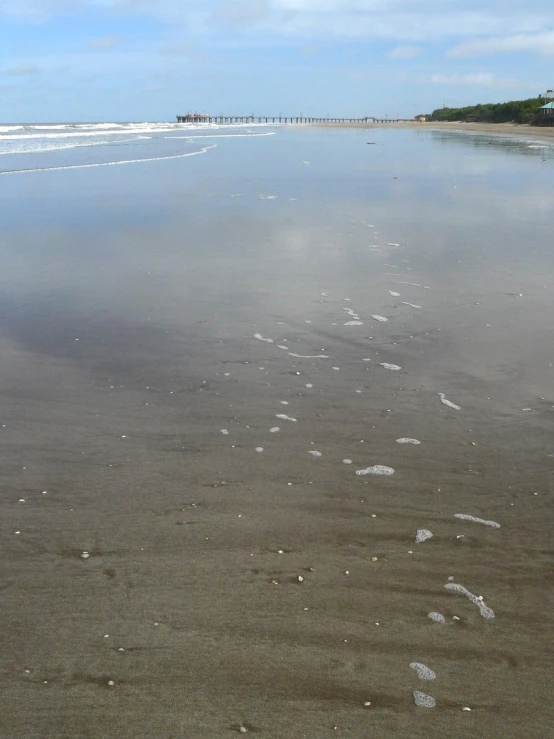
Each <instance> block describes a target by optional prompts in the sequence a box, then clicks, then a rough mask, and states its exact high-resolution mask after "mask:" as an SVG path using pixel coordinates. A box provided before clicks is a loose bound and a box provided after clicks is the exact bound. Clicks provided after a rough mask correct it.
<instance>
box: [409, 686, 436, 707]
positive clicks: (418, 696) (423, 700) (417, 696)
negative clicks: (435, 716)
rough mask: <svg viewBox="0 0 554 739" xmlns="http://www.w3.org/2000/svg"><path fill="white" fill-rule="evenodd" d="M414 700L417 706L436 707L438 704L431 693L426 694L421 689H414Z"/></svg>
mask: <svg viewBox="0 0 554 739" xmlns="http://www.w3.org/2000/svg"><path fill="white" fill-rule="evenodd" d="M414 702H415V704H416V706H422V707H423V708H434V707H435V706H436V705H437V701H436V700H435V699H434V698H433V696H431V695H426V694H425V693H422V692H421V691H420V690H414Z"/></svg>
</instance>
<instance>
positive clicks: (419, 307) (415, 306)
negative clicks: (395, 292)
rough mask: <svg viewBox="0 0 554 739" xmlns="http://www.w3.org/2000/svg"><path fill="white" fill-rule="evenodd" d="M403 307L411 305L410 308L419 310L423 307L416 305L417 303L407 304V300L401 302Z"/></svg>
mask: <svg viewBox="0 0 554 739" xmlns="http://www.w3.org/2000/svg"><path fill="white" fill-rule="evenodd" d="M401 305H409V306H410V308H418V309H419V310H421V305H416V304H415V303H407V302H406V301H405V300H402V301H401Z"/></svg>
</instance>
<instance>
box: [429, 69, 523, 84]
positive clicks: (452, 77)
mask: <svg viewBox="0 0 554 739" xmlns="http://www.w3.org/2000/svg"><path fill="white" fill-rule="evenodd" d="M418 81H419V82H422V83H424V84H429V83H430V84H432V85H443V86H445V87H500V88H503V87H521V82H519V81H518V80H516V79H513V78H509V77H497V76H496V75H495V74H494V73H493V72H471V73H469V74H456V73H454V74H442V73H437V74H430V75H424V76H422V77H419V80H418Z"/></svg>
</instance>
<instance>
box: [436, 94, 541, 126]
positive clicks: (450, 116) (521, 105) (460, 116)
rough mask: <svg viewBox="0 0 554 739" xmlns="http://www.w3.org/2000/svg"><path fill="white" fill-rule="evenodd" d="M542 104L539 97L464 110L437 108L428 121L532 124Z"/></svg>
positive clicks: (475, 106) (476, 106) (487, 104)
mask: <svg viewBox="0 0 554 739" xmlns="http://www.w3.org/2000/svg"><path fill="white" fill-rule="evenodd" d="M544 102H545V101H544V100H543V98H540V97H539V98H529V99H528V100H512V101H510V102H508V103H485V104H480V105H469V106H467V107H465V108H438V109H437V110H434V111H433V112H432V113H431V115H430V116H429V118H428V120H430V121H464V120H466V119H467V118H469V119H471V120H472V121H477V122H479V123H532V122H533V121H534V120H535V118H536V115H537V111H538V110H539V108H540V107H541V105H544Z"/></svg>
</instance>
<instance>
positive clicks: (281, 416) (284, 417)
mask: <svg viewBox="0 0 554 739" xmlns="http://www.w3.org/2000/svg"><path fill="white" fill-rule="evenodd" d="M275 418H280V419H281V420H282V421H292V422H293V423H296V418H291V417H290V416H286V415H285V414H284V413H277V415H276V416H275Z"/></svg>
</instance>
